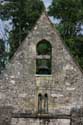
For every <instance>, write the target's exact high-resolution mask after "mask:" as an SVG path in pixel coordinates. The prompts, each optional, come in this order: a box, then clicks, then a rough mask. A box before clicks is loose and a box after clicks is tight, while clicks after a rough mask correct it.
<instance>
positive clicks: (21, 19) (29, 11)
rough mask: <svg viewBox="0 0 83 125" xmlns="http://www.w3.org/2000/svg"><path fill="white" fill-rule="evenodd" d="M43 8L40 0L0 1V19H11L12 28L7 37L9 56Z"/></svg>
mask: <svg viewBox="0 0 83 125" xmlns="http://www.w3.org/2000/svg"><path fill="white" fill-rule="evenodd" d="M43 10H44V5H43V2H42V1H41V0H4V1H2V2H1V3H0V19H2V20H3V21H7V20H11V21H12V24H11V25H12V30H11V31H10V32H9V38H8V42H9V45H10V53H9V57H10V58H11V57H12V56H13V54H14V52H15V51H16V49H17V48H18V47H19V45H20V44H21V42H22V41H23V40H24V39H25V37H26V35H27V34H28V32H29V31H30V30H31V29H32V27H33V26H34V25H35V23H36V21H37V19H38V18H39V16H40V15H41V13H42V11H43Z"/></svg>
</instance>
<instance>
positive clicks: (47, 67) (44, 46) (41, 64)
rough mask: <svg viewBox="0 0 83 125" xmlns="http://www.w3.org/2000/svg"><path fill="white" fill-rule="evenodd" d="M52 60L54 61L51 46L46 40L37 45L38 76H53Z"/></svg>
mask: <svg viewBox="0 0 83 125" xmlns="http://www.w3.org/2000/svg"><path fill="white" fill-rule="evenodd" d="M39 57H40V58H39ZM47 57H48V58H47ZM51 60H52V47H51V44H50V43H49V42H48V41H46V40H42V41H40V42H39V43H38V44H37V58H36V74H40V75H48V74H51Z"/></svg>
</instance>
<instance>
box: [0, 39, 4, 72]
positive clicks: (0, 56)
mask: <svg viewBox="0 0 83 125" xmlns="http://www.w3.org/2000/svg"><path fill="white" fill-rule="evenodd" d="M4 54H5V44H4V41H3V40H2V39H0V73H1V71H2V70H3V68H4V67H5V59H4V57H5V56H4Z"/></svg>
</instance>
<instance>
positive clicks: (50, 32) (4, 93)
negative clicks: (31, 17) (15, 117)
mask: <svg viewBox="0 0 83 125" xmlns="http://www.w3.org/2000/svg"><path fill="white" fill-rule="evenodd" d="M42 39H46V40H48V41H49V42H50V43H51V44H52V74H51V75H50V76H37V75H36V74H35V72H36V45H37V43H38V42H39V41H41V40H42ZM0 77H1V79H0V105H2V106H3V105H11V106H13V107H14V109H15V111H16V112H17V111H21V112H22V111H23V112H25V111H27V110H28V111H30V112H34V111H37V105H38V103H37V100H38V99H37V97H38V93H39V92H42V93H43V94H44V93H48V97H49V102H48V104H49V112H50V113H53V112H55V111H58V112H63V113H64V112H65V113H69V112H70V110H71V108H72V107H80V106H81V105H83V98H82V97H83V94H82V93H83V85H82V83H83V78H82V77H83V75H82V73H81V71H80V70H79V68H78V66H77V65H76V64H75V63H74V62H73V59H72V57H71V56H70V55H69V52H68V51H67V50H66V48H65V46H64V44H63V43H62V41H61V40H60V38H59V36H58V33H57V32H56V30H55V31H54V29H53V28H52V26H51V24H50V22H49V20H48V18H47V17H46V16H45V15H44V14H43V15H42V16H41V18H40V20H39V21H38V22H37V25H36V26H35V27H34V29H33V31H32V32H31V33H30V34H29V35H28V36H27V38H26V40H25V41H24V43H23V44H22V45H21V46H20V48H19V49H18V51H17V52H16V53H15V55H14V57H13V59H12V61H11V63H10V64H8V66H7V69H6V71H4V73H2V75H1V76H0Z"/></svg>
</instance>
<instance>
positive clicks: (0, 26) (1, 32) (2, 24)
mask: <svg viewBox="0 0 83 125" xmlns="http://www.w3.org/2000/svg"><path fill="white" fill-rule="evenodd" d="M0 1H1V0H0ZM42 1H43V2H44V4H45V7H46V9H47V8H48V6H49V5H50V4H51V2H52V0H42ZM50 19H51V21H52V22H53V23H57V20H54V19H53V18H52V17H50ZM8 23H9V22H2V21H1V20H0V37H1V38H3V39H6V38H4V36H5V32H4V28H5V26H6V25H8Z"/></svg>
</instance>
